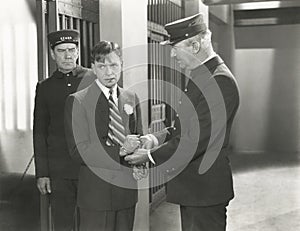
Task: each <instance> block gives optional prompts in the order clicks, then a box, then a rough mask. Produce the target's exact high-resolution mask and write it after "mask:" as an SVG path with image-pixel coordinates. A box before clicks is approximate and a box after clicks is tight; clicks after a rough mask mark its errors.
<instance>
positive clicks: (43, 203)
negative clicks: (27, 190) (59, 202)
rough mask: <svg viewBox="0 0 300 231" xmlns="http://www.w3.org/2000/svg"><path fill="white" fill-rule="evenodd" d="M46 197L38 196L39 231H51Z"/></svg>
mask: <svg viewBox="0 0 300 231" xmlns="http://www.w3.org/2000/svg"><path fill="white" fill-rule="evenodd" d="M49 204H50V203H49V198H48V195H44V196H43V195H41V196H40V216H41V231H51V230H52V229H51V225H50V223H51V222H50V219H49V218H50V210H49Z"/></svg>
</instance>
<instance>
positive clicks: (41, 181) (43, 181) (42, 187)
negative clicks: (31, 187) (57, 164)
mask: <svg viewBox="0 0 300 231" xmlns="http://www.w3.org/2000/svg"><path fill="white" fill-rule="evenodd" d="M36 185H37V188H38V189H39V191H40V193H41V194H42V195H45V194H47V193H51V186H50V178H49V177H40V178H38V179H37V182H36Z"/></svg>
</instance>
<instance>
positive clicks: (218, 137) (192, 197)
mask: <svg viewBox="0 0 300 231" xmlns="http://www.w3.org/2000/svg"><path fill="white" fill-rule="evenodd" d="M191 77H192V81H191V80H189V82H188V85H187V88H186V89H185V94H186V96H187V98H186V99H182V102H181V104H180V105H179V108H178V114H180V115H182V116H180V120H179V118H178V117H176V119H175V130H174V131H173V132H172V134H171V135H170V136H169V137H167V139H168V141H167V142H165V143H164V144H162V146H160V148H158V149H157V150H156V151H155V152H153V154H152V155H153V158H154V160H155V161H156V163H157V164H160V165H161V164H163V163H166V161H167V160H168V159H170V158H171V157H172V156H173V155H174V156H173V157H174V159H173V161H170V162H169V164H166V166H165V167H162V171H163V173H165V174H166V175H167V176H168V177H169V179H171V180H170V181H169V182H168V183H167V201H169V202H172V203H177V204H181V205H185V206H210V205H216V204H220V203H224V202H228V201H229V200H230V199H232V198H233V196H234V193H233V182H232V173H231V168H230V163H229V159H228V157H227V154H228V141H229V135H230V129H231V126H232V122H233V118H234V116H235V114H236V111H237V108H238V105H239V93H238V88H237V84H236V81H235V80H234V77H233V75H232V73H231V72H230V70H229V69H228V68H227V67H226V65H225V64H224V62H223V61H222V59H221V58H220V57H219V56H216V57H214V58H212V59H210V60H208V61H207V62H206V63H204V64H203V65H201V66H199V67H197V68H196V69H194V70H193V71H192V73H191ZM216 92H221V94H220V99H218V97H217V94H215V93H216ZM211 99H212V100H211ZM187 100H190V102H191V103H192V106H193V108H195V112H196V113H195V114H194V115H192V114H191V113H190V112H191V110H190V109H189V108H187V106H186V105H187V104H188V102H187ZM209 100H210V101H209ZM223 100H224V101H223ZM208 101H209V103H208ZM222 107H223V109H224V110H223V114H224V116H222ZM184 112H188V113H184ZM212 115H214V117H212ZM222 117H223V118H222ZM212 121H213V123H214V125H215V127H214V128H216V130H214V132H213V133H212ZM198 124H199V126H197V125H198ZM222 133H223V134H224V136H225V137H224V136H222ZM197 134H199V136H197ZM155 135H156V136H157V138H158V140H159V141H160V143H163V140H162V137H164V134H163V132H160V133H157V134H155ZM222 138H224V140H222ZM210 139H211V140H210ZM209 142H212V143H211V144H212V145H210V149H209V150H213V151H216V150H214V147H215V145H216V144H217V143H218V142H220V144H221V146H220V148H221V150H220V152H217V154H218V157H217V159H216V160H215V161H214V163H213V165H212V166H211V167H210V168H209V170H208V171H207V172H205V173H204V174H201V175H200V174H199V173H198V170H199V166H200V163H201V161H202V159H203V157H204V155H205V153H206V151H207V150H208V144H209ZM179 144H180V145H179ZM193 148H194V150H192V149H193ZM176 150H177V152H178V155H175V154H174V153H175V151H176ZM191 150H192V152H191ZM189 152H190V153H191V155H188V153H189ZM209 154H211V153H209ZM175 156H176V157H175ZM170 160H171V159H170ZM184 162H186V166H185V165H183V164H182V163H184ZM161 166H163V165H161ZM174 176H175V177H174Z"/></svg>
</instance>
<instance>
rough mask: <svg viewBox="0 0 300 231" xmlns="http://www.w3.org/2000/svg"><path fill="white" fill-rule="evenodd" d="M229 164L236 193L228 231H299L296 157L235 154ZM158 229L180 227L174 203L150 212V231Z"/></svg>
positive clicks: (175, 230)
mask: <svg viewBox="0 0 300 231" xmlns="http://www.w3.org/2000/svg"><path fill="white" fill-rule="evenodd" d="M268 159H269V160H268ZM232 165H233V170H234V183H235V184H234V188H235V194H236V196H235V199H234V200H232V202H231V203H230V205H229V207H228V226H227V230H228V231H298V230H299V231H300V196H299V195H300V194H299V193H300V164H299V161H298V160H297V159H295V158H291V159H290V158H289V160H288V159H284V160H282V159H280V158H273V157H272V158H263V159H262V158H261V157H259V156H257V157H255V156H252V157H250V156H245V157H240V156H239V157H234V158H233V160H232ZM243 165H244V166H243ZM161 230H163V231H180V230H181V229H180V214H179V208H178V206H176V205H173V204H169V203H163V204H162V205H161V206H160V207H159V208H158V209H156V210H155V211H154V212H153V213H152V215H151V231H161Z"/></svg>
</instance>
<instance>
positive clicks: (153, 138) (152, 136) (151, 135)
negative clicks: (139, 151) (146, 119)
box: [147, 134, 159, 147]
mask: <svg viewBox="0 0 300 231" xmlns="http://www.w3.org/2000/svg"><path fill="white" fill-rule="evenodd" d="M147 136H149V137H150V138H151V139H152V141H153V147H157V146H158V145H159V143H158V139H157V138H156V137H155V136H154V135H153V134H147Z"/></svg>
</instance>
